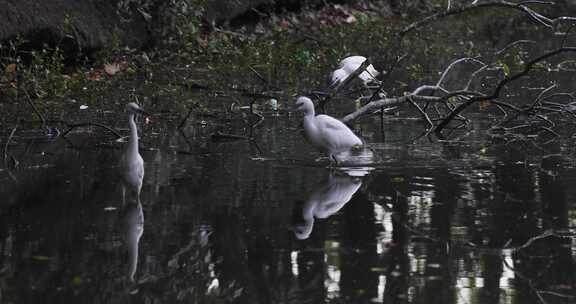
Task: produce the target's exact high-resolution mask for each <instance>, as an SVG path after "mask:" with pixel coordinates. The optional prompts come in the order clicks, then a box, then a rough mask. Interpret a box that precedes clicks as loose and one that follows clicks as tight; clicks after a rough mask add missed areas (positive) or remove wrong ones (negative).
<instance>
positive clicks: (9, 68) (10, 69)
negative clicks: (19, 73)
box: [4, 63, 16, 73]
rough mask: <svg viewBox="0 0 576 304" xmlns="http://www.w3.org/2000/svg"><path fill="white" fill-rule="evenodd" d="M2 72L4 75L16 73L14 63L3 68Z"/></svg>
mask: <svg viewBox="0 0 576 304" xmlns="http://www.w3.org/2000/svg"><path fill="white" fill-rule="evenodd" d="M4 72H6V73H14V72H16V64H15V63H11V64H9V65H7V66H6V68H4Z"/></svg>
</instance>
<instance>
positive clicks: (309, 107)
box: [296, 96, 314, 114]
mask: <svg viewBox="0 0 576 304" xmlns="http://www.w3.org/2000/svg"><path fill="white" fill-rule="evenodd" d="M296 110H297V111H302V112H304V114H310V113H314V103H313V102H312V100H311V99H310V98H308V97H305V96H300V97H298V98H297V99H296Z"/></svg>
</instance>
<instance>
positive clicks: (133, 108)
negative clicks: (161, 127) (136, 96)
mask: <svg viewBox="0 0 576 304" xmlns="http://www.w3.org/2000/svg"><path fill="white" fill-rule="evenodd" d="M126 112H127V113H130V114H145V115H150V114H148V112H146V111H144V109H142V107H140V106H139V105H138V104H137V103H135V102H130V103H128V104H127V105H126Z"/></svg>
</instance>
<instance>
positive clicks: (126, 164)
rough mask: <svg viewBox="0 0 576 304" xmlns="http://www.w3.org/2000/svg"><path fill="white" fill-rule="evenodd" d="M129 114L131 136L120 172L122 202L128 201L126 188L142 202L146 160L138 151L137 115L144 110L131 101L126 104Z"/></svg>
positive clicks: (121, 160)
mask: <svg viewBox="0 0 576 304" xmlns="http://www.w3.org/2000/svg"><path fill="white" fill-rule="evenodd" d="M126 113H127V114H128V127H129V128H130V138H129V139H128V144H126V147H125V148H124V152H123V153H122V156H121V158H120V164H119V166H120V173H121V176H122V181H121V184H122V202H123V203H124V202H126V189H127V188H128V190H129V191H130V192H132V193H134V194H135V195H136V200H137V202H140V190H141V189H142V181H143V179H144V160H143V159H142V156H140V152H138V128H137V126H136V121H135V116H136V115H137V114H138V113H144V110H143V109H142V108H141V107H140V106H139V105H138V104H136V103H134V102H131V103H129V104H127V105H126Z"/></svg>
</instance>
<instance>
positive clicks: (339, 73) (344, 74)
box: [330, 56, 380, 87]
mask: <svg viewBox="0 0 576 304" xmlns="http://www.w3.org/2000/svg"><path fill="white" fill-rule="evenodd" d="M364 61H366V57H364V56H350V57H346V58H344V59H342V61H340V65H339V66H338V69H337V70H335V71H334V72H332V76H331V84H330V87H335V86H339V85H340V84H341V83H342V82H344V80H346V78H348V76H350V74H352V73H354V71H356V70H357V69H358V68H359V67H360V66H361V65H362V63H364ZM379 74H380V72H378V71H376V69H375V68H374V66H373V65H372V64H369V65H368V66H367V67H366V69H365V70H364V71H363V72H362V73H360V74H359V75H358V78H360V80H362V82H363V83H364V85H365V86H367V84H368V83H370V82H377V80H376V77H377V76H378V75H379Z"/></svg>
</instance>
